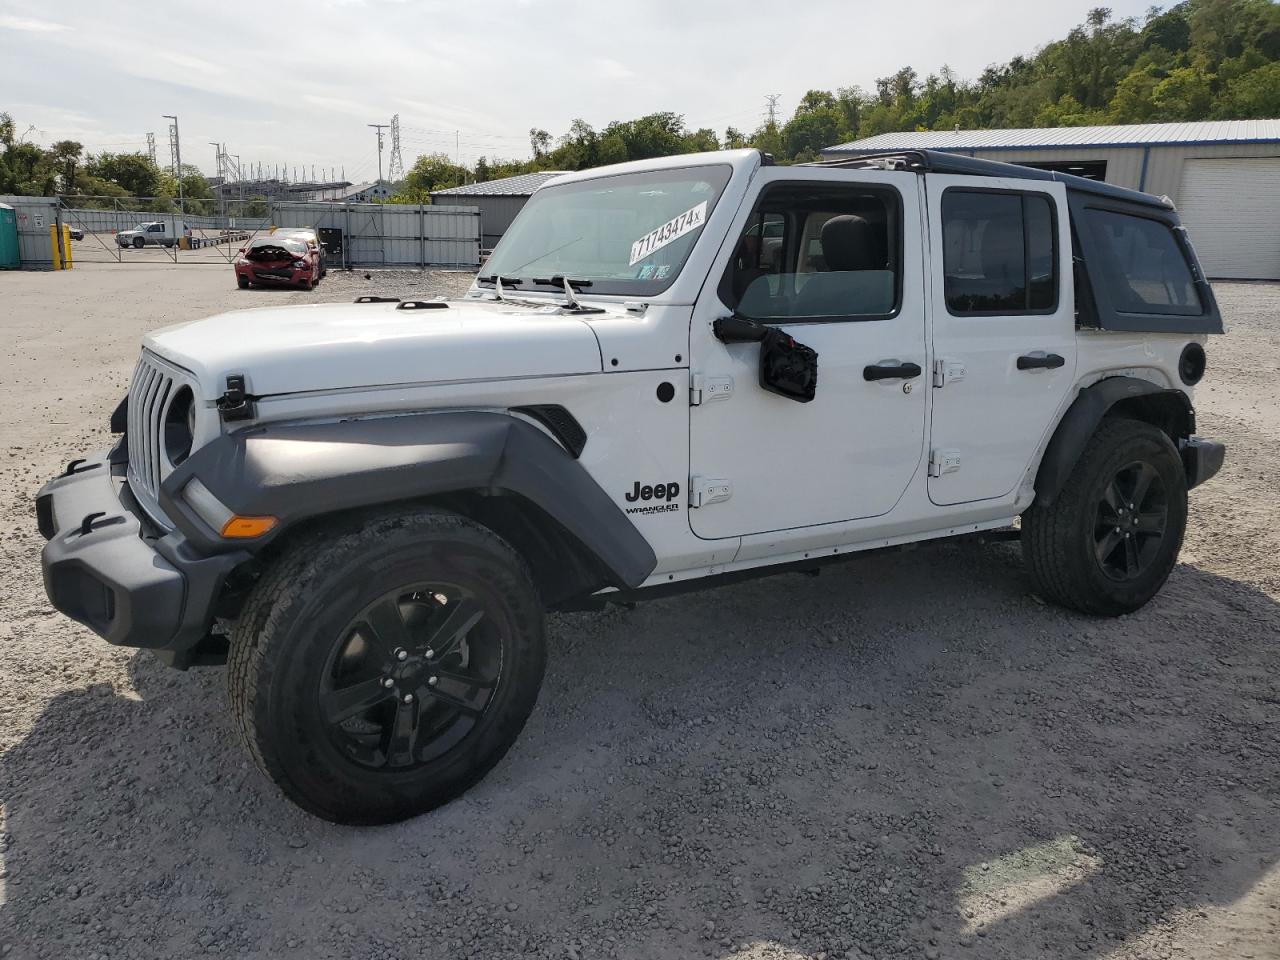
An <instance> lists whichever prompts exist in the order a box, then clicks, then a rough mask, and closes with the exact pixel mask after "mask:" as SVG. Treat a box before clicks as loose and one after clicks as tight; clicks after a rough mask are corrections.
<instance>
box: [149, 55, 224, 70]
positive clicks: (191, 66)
mask: <svg viewBox="0 0 1280 960" xmlns="http://www.w3.org/2000/svg"><path fill="white" fill-rule="evenodd" d="M159 56H160V59H162V60H167V61H169V62H170V63H172V64H173V65H175V66H178V67H182V69H184V70H199V71H200V72H201V73H222V68H221V67H220V66H218V65H217V64H216V63H210V62H209V61H208V60H201V59H200V58H199V57H193V56H190V55H189V54H185V53H177V52H175V51H170V50H166V51H164V52H162V53H160V54H159Z"/></svg>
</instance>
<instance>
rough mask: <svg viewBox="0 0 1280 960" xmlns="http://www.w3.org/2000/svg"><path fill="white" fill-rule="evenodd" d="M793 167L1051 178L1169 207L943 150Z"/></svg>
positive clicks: (1095, 184)
mask: <svg viewBox="0 0 1280 960" xmlns="http://www.w3.org/2000/svg"><path fill="white" fill-rule="evenodd" d="M796 166H802V167H828V168H841V169H853V170H907V171H911V172H913V173H951V174H959V175H964V176H970V177H1009V178H1012V179H1017V180H1052V181H1056V182H1058V183H1062V184H1065V185H1066V187H1067V189H1068V190H1075V191H1076V192H1078V193H1089V194H1094V195H1096V196H1101V197H1109V198H1111V199H1113V200H1124V201H1127V202H1129V203H1141V204H1146V205H1147V206H1153V207H1160V208H1162V209H1170V208H1172V207H1173V204H1172V203H1171V202H1170V201H1169V200H1168V198H1162V197H1155V196H1152V195H1151V194H1149V193H1142V192H1140V191H1138V190H1130V189H1129V188H1128V187H1118V186H1116V185H1115V184H1113V183H1103V182H1101V181H1099V180H1088V179H1086V178H1084V177H1077V176H1075V175H1074V174H1071V173H1058V172H1057V171H1056V170H1040V169H1038V168H1036V167H1027V166H1023V165H1022V164H1017V163H1002V162H1000V161H998V160H984V159H981V158H979V157H971V156H967V155H965V154H962V153H952V152H950V151H945V150H895V151H888V152H886V151H879V152H876V151H870V152H868V153H864V154H861V155H857V156H850V157H843V158H841V159H839V160H819V161H815V162H813V163H802V164H796Z"/></svg>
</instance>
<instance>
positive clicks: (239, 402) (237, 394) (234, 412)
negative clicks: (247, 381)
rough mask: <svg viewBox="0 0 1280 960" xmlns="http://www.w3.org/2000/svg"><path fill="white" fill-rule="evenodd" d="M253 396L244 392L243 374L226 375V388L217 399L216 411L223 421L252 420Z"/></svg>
mask: <svg viewBox="0 0 1280 960" xmlns="http://www.w3.org/2000/svg"><path fill="white" fill-rule="evenodd" d="M253 401H254V398H253V397H251V396H250V395H249V394H247V393H246V392H245V389H244V374H243V373H233V374H230V375H229V376H228V377H227V389H226V391H225V392H224V393H223V394H222V396H220V397H219V398H218V400H217V404H218V413H219V415H220V416H221V417H222V419H223V420H224V421H227V420H252V419H253V417H254V413H255V411H254V408H253Z"/></svg>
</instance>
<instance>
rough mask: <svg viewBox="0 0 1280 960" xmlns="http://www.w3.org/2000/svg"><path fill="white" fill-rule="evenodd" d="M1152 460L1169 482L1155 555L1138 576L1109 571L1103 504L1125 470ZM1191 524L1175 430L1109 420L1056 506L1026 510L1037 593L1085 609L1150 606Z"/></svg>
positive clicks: (1118, 611)
mask: <svg viewBox="0 0 1280 960" xmlns="http://www.w3.org/2000/svg"><path fill="white" fill-rule="evenodd" d="M1135 463H1139V464H1146V465H1149V466H1150V467H1151V468H1153V469H1154V470H1155V471H1156V474H1157V475H1158V478H1159V481H1160V483H1161V484H1163V490H1164V499H1165V509H1166V511H1167V512H1166V520H1165V527H1164V532H1163V534H1162V535H1161V537H1160V538H1159V539H1158V540H1157V541H1156V543H1155V545H1154V549H1153V550H1152V551H1151V557H1150V560H1149V561H1148V562H1146V563H1145V565H1144V566H1143V567H1142V568H1141V569H1140V572H1138V573H1137V574H1136V575H1135V576H1134V577H1133V578H1132V579H1130V580H1124V581H1119V580H1116V579H1114V578H1113V577H1110V576H1108V574H1107V572H1106V571H1105V570H1104V566H1103V564H1102V562H1101V561H1100V560H1099V558H1098V556H1097V551H1096V545H1097V543H1098V542H1099V541H1098V539H1097V535H1096V532H1095V531H1096V530H1097V528H1098V525H1099V520H1098V517H1099V513H1098V511H1099V506H1100V501H1101V500H1102V498H1103V497H1104V494H1105V492H1106V490H1107V488H1108V485H1110V484H1111V483H1112V481H1113V479H1114V478H1115V477H1116V476H1117V474H1118V473H1119V472H1121V471H1123V470H1125V468H1126V466H1128V465H1131V464H1135ZM1186 524H1187V480H1186V473H1185V471H1184V468H1183V465H1182V459H1181V457H1180V456H1179V455H1178V450H1177V448H1176V447H1175V446H1174V445H1173V441H1172V440H1170V439H1169V436H1168V434H1166V433H1165V432H1164V431H1163V430H1160V429H1159V428H1157V427H1154V426H1152V425H1151V424H1149V423H1144V422H1142V421H1138V420H1130V419H1125V418H1108V419H1106V420H1104V421H1103V422H1102V424H1101V425H1100V426H1099V427H1098V430H1097V432H1096V433H1094V435H1093V437H1092V438H1090V440H1089V443H1088V444H1087V445H1086V447H1085V449H1084V452H1083V453H1082V454H1081V455H1080V459H1079V460H1078V461H1077V462H1076V465H1075V467H1074V468H1073V469H1072V471H1071V474H1070V476H1069V477H1068V478H1067V482H1066V484H1065V485H1064V487H1063V489H1062V491H1061V492H1060V493H1059V494H1058V496H1057V498H1056V499H1055V500H1054V501H1053V503H1052V504H1051V505H1049V506H1047V507H1046V506H1043V505H1041V504H1039V503H1033V504H1032V505H1031V508H1030V509H1028V510H1027V512H1026V513H1024V514H1023V515H1022V554H1023V558H1024V559H1025V560H1026V563H1027V568H1028V569H1029V571H1030V573H1031V579H1032V582H1033V584H1034V586H1035V588H1036V590H1037V592H1038V593H1039V594H1040V595H1041V596H1042V597H1043V598H1044V599H1046V600H1049V601H1052V602H1053V603H1056V604H1058V605H1060V606H1064V607H1067V608H1069V609H1072V610H1077V611H1079V612H1081V613H1088V614H1095V615H1100V616H1112V617H1115V616H1121V615H1123V614H1126V613H1132V612H1133V611H1135V610H1137V609H1139V608H1140V607H1142V606H1143V605H1144V604H1146V603H1147V602H1148V601H1149V600H1150V599H1151V598H1152V597H1154V596H1155V595H1156V593H1157V592H1158V591H1159V590H1160V588H1161V587H1162V586H1164V582H1165V580H1167V579H1168V577H1169V574H1170V572H1171V571H1172V570H1173V567H1174V564H1176V563H1177V561H1178V552H1179V550H1180V549H1181V548H1182V538H1183V534H1184V533H1185V531H1186Z"/></svg>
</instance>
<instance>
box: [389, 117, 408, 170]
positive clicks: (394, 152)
mask: <svg viewBox="0 0 1280 960" xmlns="http://www.w3.org/2000/svg"><path fill="white" fill-rule="evenodd" d="M387 179H388V180H390V181H391V182H392V183H395V182H396V181H398V180H403V179H404V158H403V157H401V156H400V114H398V113H397V114H396V115H395V116H394V117H392V118H391V160H390V162H388V164H387Z"/></svg>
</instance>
